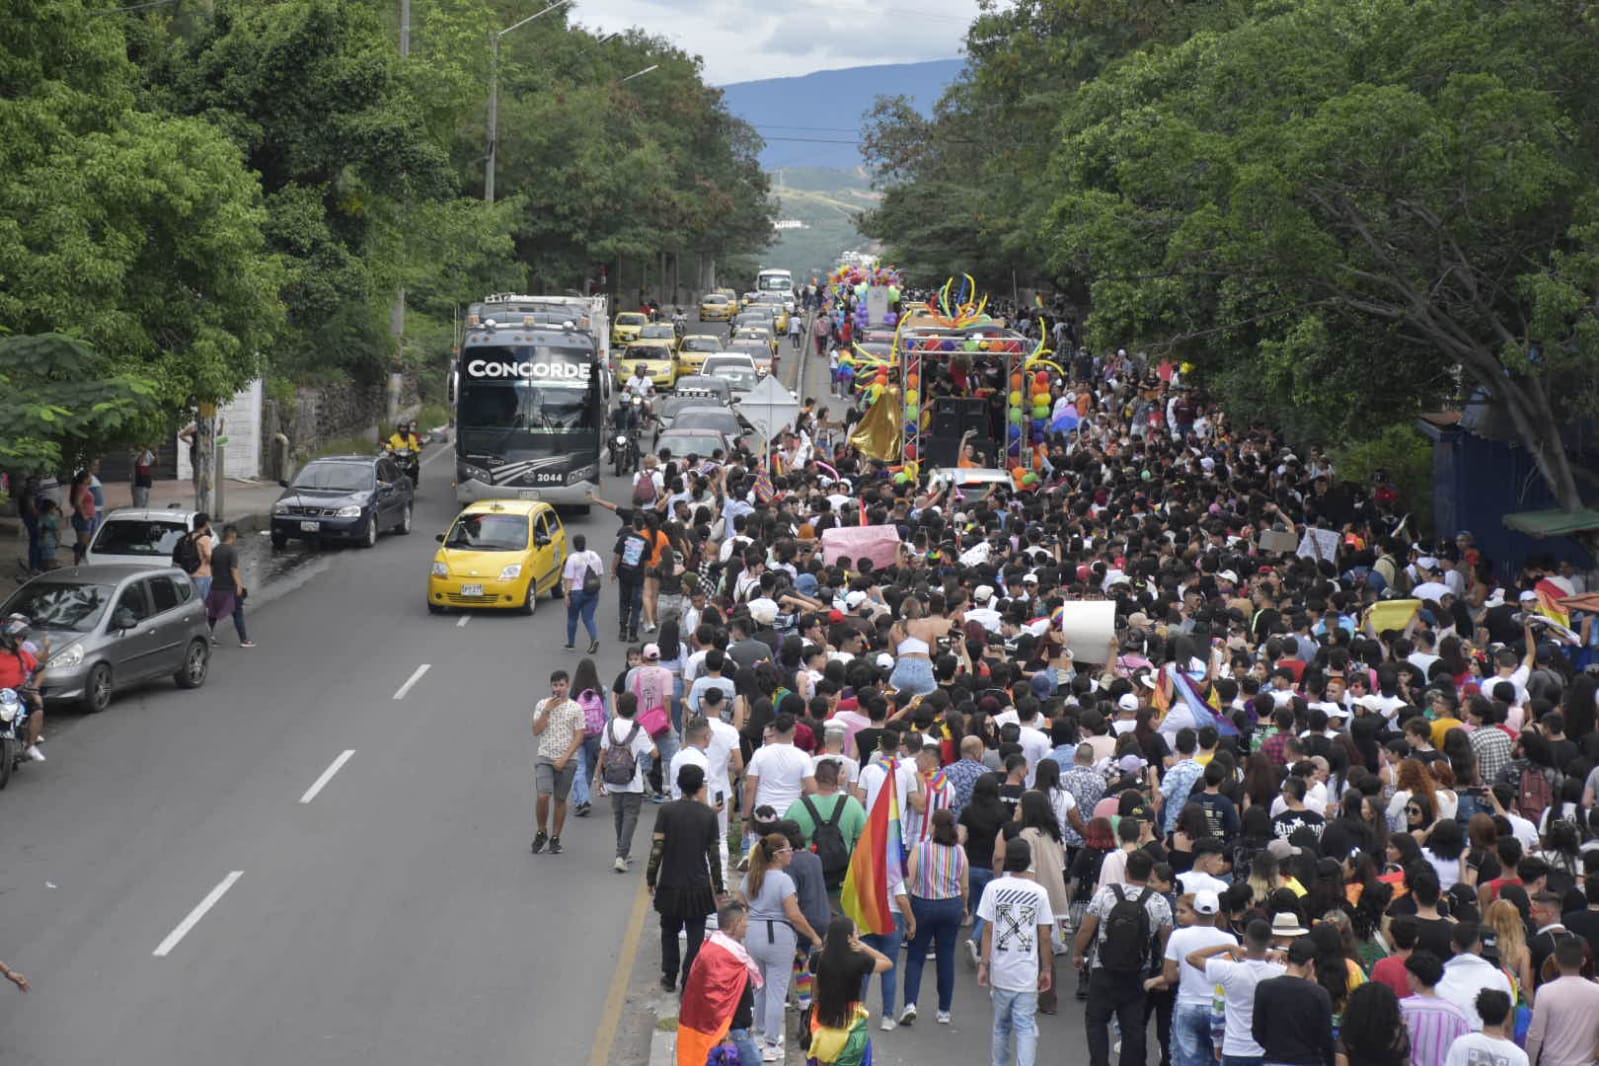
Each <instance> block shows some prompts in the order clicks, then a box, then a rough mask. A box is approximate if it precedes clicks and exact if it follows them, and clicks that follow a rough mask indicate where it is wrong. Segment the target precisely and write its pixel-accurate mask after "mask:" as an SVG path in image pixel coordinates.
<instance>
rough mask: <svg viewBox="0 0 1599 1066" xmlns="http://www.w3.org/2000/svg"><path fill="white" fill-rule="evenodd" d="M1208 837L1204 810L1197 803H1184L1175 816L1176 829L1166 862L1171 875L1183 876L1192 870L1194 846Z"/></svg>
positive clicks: (1173, 832) (1208, 832) (1208, 831)
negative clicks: (1169, 865) (1169, 864)
mask: <svg viewBox="0 0 1599 1066" xmlns="http://www.w3.org/2000/svg"><path fill="white" fill-rule="evenodd" d="M1209 835H1210V830H1209V829H1208V828H1207V826H1206V823H1205V808H1204V807H1202V806H1200V805H1199V804H1197V803H1186V804H1184V805H1183V809H1182V811H1181V812H1180V813H1179V814H1178V815H1177V828H1176V829H1174V830H1173V831H1172V836H1171V847H1170V848H1169V849H1168V850H1167V852H1166V861H1167V862H1169V863H1171V868H1172V872H1173V873H1178V874H1185V873H1187V872H1188V871H1190V870H1192V869H1193V868H1194V845H1195V844H1196V843H1198V842H1199V841H1200V840H1202V839H1204V838H1205V837H1207V836H1209Z"/></svg>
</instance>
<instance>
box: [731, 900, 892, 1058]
mask: <svg viewBox="0 0 1599 1066" xmlns="http://www.w3.org/2000/svg"><path fill="white" fill-rule="evenodd" d="M893 968H894V961H893V960H892V959H890V958H889V957H888V956H886V955H884V954H883V953H882V952H880V951H878V950H877V949H876V948H873V947H869V946H867V945H866V944H863V943H861V941H860V938H859V937H857V936H856V935H855V923H854V922H852V921H850V920H849V919H848V918H834V919H833V921H832V924H830V925H829V926H828V927H827V939H826V940H824V941H822V950H821V951H820V952H818V953H817V955H816V958H815V961H814V962H813V963H812V964H811V970H812V972H813V973H815V974H816V986H815V987H816V991H815V998H814V999H812V1001H811V1032H810V1042H809V1046H808V1047H807V1049H806V1050H807V1053H808V1055H809V1060H810V1061H811V1062H814V1063H816V1066H867V1064H868V1063H870V1062H871V1061H872V1038H871V1036H870V1034H869V1031H868V1028H867V1024H866V1023H867V1020H868V1018H870V1017H871V1015H870V1012H868V1011H867V1009H866V1003H865V1002H864V1000H865V996H863V995H862V994H861V990H862V989H863V988H865V987H866V982H867V981H868V980H870V979H871V976H872V974H874V973H883V972H884V971H886V970H891V969H893ZM762 1057H763V1058H765V1056H764V1055H763V1056H762ZM767 1061H778V1060H777V1057H776V1056H773V1057H772V1058H771V1059H769V1060H767ZM750 1066H754V1064H753V1063H751V1064H750Z"/></svg>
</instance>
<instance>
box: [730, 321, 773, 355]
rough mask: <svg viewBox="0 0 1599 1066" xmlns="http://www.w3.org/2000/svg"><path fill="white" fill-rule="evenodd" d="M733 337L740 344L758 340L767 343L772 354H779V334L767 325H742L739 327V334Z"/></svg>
mask: <svg viewBox="0 0 1599 1066" xmlns="http://www.w3.org/2000/svg"><path fill="white" fill-rule="evenodd" d="M733 339H734V340H736V341H738V342H739V343H740V344H743V343H747V342H757V341H758V342H760V343H761V344H764V345H766V347H767V350H768V351H770V352H771V354H772V355H774V356H775V355H776V354H777V349H778V343H777V334H775V333H773V332H772V331H771V330H770V329H767V328H766V327H765V326H742V327H740V328H739V331H738V335H737V336H736V337H734V338H733Z"/></svg>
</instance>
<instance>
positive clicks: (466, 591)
mask: <svg viewBox="0 0 1599 1066" xmlns="http://www.w3.org/2000/svg"><path fill="white" fill-rule="evenodd" d="M461 595H463V596H481V595H483V586H482V585H462V586H461Z"/></svg>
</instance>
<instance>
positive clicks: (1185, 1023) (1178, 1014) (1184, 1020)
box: [1171, 1003, 1216, 1066]
mask: <svg viewBox="0 0 1599 1066" xmlns="http://www.w3.org/2000/svg"><path fill="white" fill-rule="evenodd" d="M1171 1061H1172V1066H1210V1064H1211V1063H1212V1062H1214V1061H1216V1055H1215V1050H1214V1049H1213V1048H1212V1046H1211V1042H1210V1004H1209V1003H1179V1004H1177V1007H1176V1009H1175V1010H1173V1011H1172V1016H1171Z"/></svg>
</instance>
